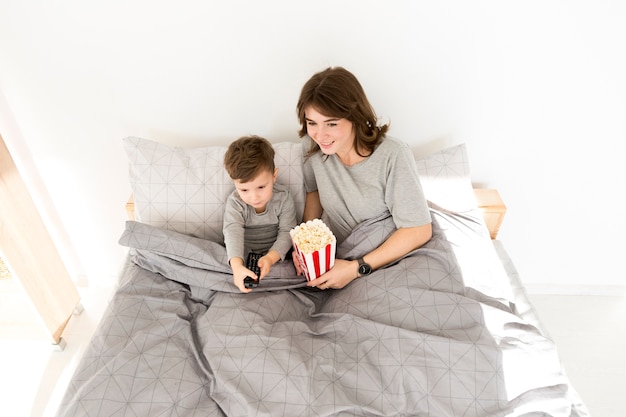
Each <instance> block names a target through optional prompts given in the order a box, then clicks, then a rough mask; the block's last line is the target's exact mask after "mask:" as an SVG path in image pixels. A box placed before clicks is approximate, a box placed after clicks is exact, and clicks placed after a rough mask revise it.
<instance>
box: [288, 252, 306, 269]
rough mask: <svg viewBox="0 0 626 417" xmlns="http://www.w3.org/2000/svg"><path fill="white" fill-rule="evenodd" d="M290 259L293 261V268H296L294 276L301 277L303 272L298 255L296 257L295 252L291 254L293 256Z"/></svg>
mask: <svg viewBox="0 0 626 417" xmlns="http://www.w3.org/2000/svg"><path fill="white" fill-rule="evenodd" d="M291 259H292V260H293V266H294V267H295V268H296V274H297V275H302V273H303V270H302V266H301V265H300V258H299V257H298V255H296V251H294V252H293V256H292V257H291Z"/></svg>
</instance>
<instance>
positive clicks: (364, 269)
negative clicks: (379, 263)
mask: <svg viewBox="0 0 626 417" xmlns="http://www.w3.org/2000/svg"><path fill="white" fill-rule="evenodd" d="M357 262H358V263H359V270H358V274H359V276H360V277H362V276H364V275H369V274H371V273H372V267H371V266H370V264H368V263H365V261H364V260H363V257H362V256H361V257H360V258H359V259H358V260H357Z"/></svg>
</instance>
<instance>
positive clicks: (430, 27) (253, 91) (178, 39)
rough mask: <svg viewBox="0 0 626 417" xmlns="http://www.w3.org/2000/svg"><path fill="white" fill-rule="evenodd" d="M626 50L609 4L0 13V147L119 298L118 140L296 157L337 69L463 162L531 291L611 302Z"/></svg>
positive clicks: (43, 5) (622, 18)
mask: <svg viewBox="0 0 626 417" xmlns="http://www.w3.org/2000/svg"><path fill="white" fill-rule="evenodd" d="M625 39H626V2H615V1H609V0H600V1H550V0H548V1H525V2H520V1H502V0H493V1H461V0H459V1H438V2H425V1H397V0H384V1H383V0H380V1H378V0H370V1H365V0H344V1H329V0H319V1H316V2H298V1H292V0H284V1H277V0H275V1H264V2H263V1H255V0H239V1H225V0H224V1H201V0H197V1H194V0H187V1H176V2H174V1H153V0H151V1H149V0H135V1H128V0H124V1H122V0H113V1H107V2H88V1H79V0H59V1H55V2H46V1H33V0H0V113H1V117H0V133H1V134H2V135H3V137H4V139H5V142H7V145H8V146H9V148H10V149H11V150H12V152H13V153H14V157H15V158H16V160H17V162H18V163H19V164H20V165H21V166H22V167H23V170H24V174H25V176H26V177H27V180H28V181H29V184H30V185H31V186H32V189H33V193H34V194H35V198H36V200H37V201H38V203H39V204H40V205H41V207H42V211H43V212H44V217H45V218H46V219H47V221H48V222H49V224H50V227H51V230H52V232H53V235H54V237H55V239H56V240H57V242H58V243H59V246H60V248H61V252H62V254H63V256H64V257H65V259H66V261H67V263H68V266H69V268H70V270H71V272H72V274H73V276H74V277H75V279H76V281H77V282H78V283H79V284H87V283H90V284H97V283H102V282H106V281H113V280H115V277H116V275H117V273H118V270H119V268H120V265H121V262H122V259H123V257H124V254H125V252H124V250H123V249H122V248H121V247H119V246H118V245H117V239H118V238H119V236H120V234H121V231H122V229H123V221H124V219H125V212H124V203H125V201H126V198H127V197H128V195H129V193H130V187H129V185H128V181H127V160H126V156H125V154H124V152H123V149H122V146H121V138H122V137H124V136H127V135H136V136H143V137H146V138H150V139H154V140H159V141H162V142H166V143H171V144H180V145H189V146H191V145H204V144H218V143H219V144H224V143H227V142H228V141H230V140H232V139H235V138H236V137H238V136H240V135H243V134H248V133H256V134H260V135H264V136H267V137H268V138H270V139H271V140H272V141H274V142H278V141H282V140H297V135H296V131H297V129H298V125H297V121H296V117H295V103H296V100H297V97H298V93H299V89H300V87H301V86H302V84H303V83H304V82H305V81H306V79H308V77H309V76H310V75H311V74H313V72H316V71H318V70H321V69H323V68H325V67H326V66H329V65H342V66H345V67H346V68H348V69H350V70H351V71H353V72H354V73H355V74H356V75H357V76H358V77H359V79H360V80H361V82H362V84H363V85H364V87H365V89H366V91H367V92H368V95H369V97H370V99H371V101H372V102H373V104H374V106H375V108H376V110H377V112H378V113H379V116H381V117H383V118H384V119H385V120H387V119H390V120H391V122H392V131H391V133H392V134H393V135H394V136H396V137H399V138H401V139H403V140H405V141H407V142H409V143H410V144H411V145H412V146H413V147H414V148H415V149H416V150H418V151H429V150H434V149H437V148H439V147H442V146H448V145H454V144H457V143H461V142H465V143H467V144H468V149H469V152H470V163H471V165H472V170H473V178H474V180H475V182H476V183H478V184H480V185H483V186H488V187H495V188H498V189H499V190H500V193H501V195H502V196H503V197H504V199H505V201H506V203H507V205H508V208H509V211H508V213H507V216H506V219H505V223H504V225H503V227H502V229H501V234H500V238H501V240H502V241H503V242H504V243H505V245H506V247H507V248H508V251H509V253H510V255H511V256H512V257H513V259H514V261H515V263H516V265H517V267H518V269H519V271H520V273H521V275H522V278H523V279H524V280H525V281H526V282H527V283H528V285H529V286H530V287H533V286H535V287H537V286H538V287H542V286H543V287H545V286H550V285H555V286H556V287H557V288H561V289H564V290H565V291H569V290H571V289H574V290H576V289H580V288H582V289H583V290H585V291H587V290H591V291H593V288H594V286H599V287H601V289H607V288H609V289H610V288H612V287H615V286H623V285H625V284H626V282H625V281H626V280H625V277H624V272H623V263H622V259H623V256H624V254H623V252H624V249H626V245H624V236H625V234H626V222H625V220H624V214H623V213H622V208H623V206H622V205H621V203H622V200H623V195H624V194H623V193H624V185H625V183H626V181H625V180H626V168H625V166H626V164H624V157H625V156H626V152H625V146H626V145H625V143H626V121H625V120H626V76H625V74H626V42H624V40H625ZM2 221H5V219H2ZM587 286H589V287H587Z"/></svg>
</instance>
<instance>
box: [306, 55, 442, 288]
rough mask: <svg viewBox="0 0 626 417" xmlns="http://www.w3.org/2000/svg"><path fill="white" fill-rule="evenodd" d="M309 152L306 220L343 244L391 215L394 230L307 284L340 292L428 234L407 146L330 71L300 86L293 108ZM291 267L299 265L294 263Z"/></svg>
mask: <svg viewBox="0 0 626 417" xmlns="http://www.w3.org/2000/svg"><path fill="white" fill-rule="evenodd" d="M297 113H298V118H299V119H300V124H301V125H302V128H301V130H300V132H299V134H300V137H304V136H308V139H309V142H310V147H309V149H308V152H307V154H306V156H305V162H304V177H305V181H304V182H305V187H306V192H307V195H306V202H305V208H304V221H307V220H311V219H314V218H321V217H322V213H324V220H326V221H327V222H328V223H329V224H328V226H329V227H330V229H331V230H332V231H333V233H334V234H335V236H336V237H337V240H338V243H340V242H341V241H343V240H344V239H345V238H346V237H347V236H348V235H349V234H350V232H351V231H352V230H354V228H355V227H356V226H358V225H359V224H361V223H363V222H364V221H367V220H369V219H374V218H377V217H378V216H380V215H382V214H383V213H385V212H387V213H390V214H391V216H392V218H393V221H394V223H395V226H396V229H397V230H396V231H395V232H393V233H392V234H391V235H390V236H389V237H388V238H387V240H386V241H385V242H384V243H383V244H381V245H380V246H379V247H377V248H376V249H374V250H373V251H371V252H369V253H367V254H366V255H364V256H363V257H362V258H360V259H358V260H351V261H350V260H343V259H336V260H335V265H334V266H333V268H331V269H330V270H329V271H328V272H326V273H325V274H323V275H321V276H320V277H319V278H317V279H315V280H312V281H310V282H309V284H308V285H309V286H312V287H318V288H321V289H328V288H335V289H336V288H343V287H345V286H346V285H348V284H349V283H350V282H352V280H354V279H356V278H358V277H360V276H363V275H368V274H369V273H371V272H372V271H373V270H376V269H377V268H380V267H382V266H384V265H387V264H389V263H391V262H394V261H396V260H398V259H400V258H401V257H403V256H404V255H406V254H407V253H409V252H411V251H413V250H415V249H417V248H419V247H420V246H422V245H423V244H424V243H426V242H427V241H428V240H429V239H430V238H431V236H432V227H431V218H430V213H429V211H428V206H427V204H426V199H425V198H424V193H423V191H422V188H421V185H420V182H419V178H418V176H417V168H416V166H415V160H414V157H413V154H412V152H411V150H410V149H409V147H408V146H407V145H406V144H404V143H401V142H399V141H397V140H396V139H393V138H389V137H386V133H387V130H388V129H389V125H387V124H385V125H382V126H378V124H377V122H378V120H377V118H376V114H375V112H374V110H373V108H372V106H371V105H370V103H369V101H368V99H367V97H366V95H365V92H364V91H363V88H362V86H361V84H360V83H359V81H358V80H357V79H356V77H355V76H354V75H353V74H352V73H350V72H349V71H347V70H346V69H344V68H341V67H334V68H328V69H326V70H324V71H321V72H319V73H317V74H314V75H313V77H311V78H310V79H309V81H307V82H306V84H305V85H304V87H303V88H302V92H301V94H300V99H299V100H298V105H297ZM295 264H296V269H297V270H298V272H299V273H300V272H301V268H300V266H299V264H298V263H297V260H296V261H295Z"/></svg>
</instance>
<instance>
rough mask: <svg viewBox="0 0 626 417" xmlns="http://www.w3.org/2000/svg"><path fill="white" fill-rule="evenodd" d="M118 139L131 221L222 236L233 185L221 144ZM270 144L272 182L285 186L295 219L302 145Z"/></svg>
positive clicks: (206, 236) (209, 236)
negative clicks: (275, 175) (123, 157)
mask: <svg viewBox="0 0 626 417" xmlns="http://www.w3.org/2000/svg"><path fill="white" fill-rule="evenodd" d="M123 143H124V147H125V150H126V154H127V155H128V159H129V174H130V185H131V188H132V191H133V198H134V204H135V219H136V220H137V221H140V222H142V223H147V224H150V225H153V226H158V227H163V228H166V229H169V230H174V231H177V232H180V233H184V234H187V235H191V236H195V237H200V238H203V239H209V240H213V241H216V242H222V241H223V239H224V236H223V233H222V221H223V215H224V204H225V202H226V199H227V197H228V195H229V194H230V193H231V192H232V191H233V190H234V189H235V188H234V186H233V182H232V179H231V178H230V176H229V175H228V173H227V172H226V169H225V168H224V154H225V153H226V146H207V147H198V148H181V147H177V146H169V145H164V144H161V143H159V142H155V141H153V140H149V139H142V138H138V137H126V138H124V139H123ZM273 146H274V150H275V152H276V154H275V158H274V160H275V164H276V167H277V168H278V179H277V182H278V183H280V184H283V185H286V186H288V187H289V189H290V190H291V192H292V195H293V198H294V200H295V204H296V209H297V210H298V221H300V220H301V218H302V212H303V210H304V198H305V193H304V182H303V176H302V145H301V144H300V143H295V142H282V143H277V144H274V145H273Z"/></svg>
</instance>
